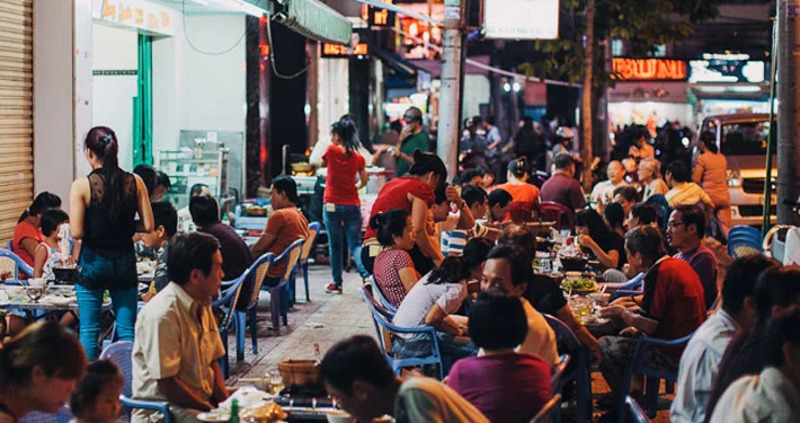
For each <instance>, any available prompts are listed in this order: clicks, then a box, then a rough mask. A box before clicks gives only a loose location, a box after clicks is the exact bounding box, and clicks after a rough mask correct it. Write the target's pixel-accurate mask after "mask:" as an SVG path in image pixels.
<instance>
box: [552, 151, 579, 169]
mask: <svg viewBox="0 0 800 423" xmlns="http://www.w3.org/2000/svg"><path fill="white" fill-rule="evenodd" d="M574 164H575V160H574V159H573V158H572V156H570V155H569V153H558V154H556V156H555V157H553V165H555V167H556V169H558V170H561V169H566V168H568V167H570V166H572V165H574Z"/></svg>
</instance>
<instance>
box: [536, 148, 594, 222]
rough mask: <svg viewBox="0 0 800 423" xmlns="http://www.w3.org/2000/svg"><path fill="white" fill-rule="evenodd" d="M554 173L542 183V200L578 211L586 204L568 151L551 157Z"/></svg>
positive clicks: (573, 162) (573, 161)
mask: <svg viewBox="0 0 800 423" xmlns="http://www.w3.org/2000/svg"><path fill="white" fill-rule="evenodd" d="M553 165H554V166H555V173H553V176H551V177H550V179H548V180H546V181H545V182H544V184H542V191H541V198H542V201H555V202H556V203H561V204H563V205H565V206H567V207H569V209H570V210H575V212H578V211H580V210H582V209H583V208H584V207H585V206H586V198H585V197H584V196H583V188H581V183H580V182H578V180H577V179H575V160H574V159H573V158H572V156H570V155H569V154H568V153H559V154H558V155H556V156H555V157H554V158H553Z"/></svg>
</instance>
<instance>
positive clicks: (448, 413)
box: [394, 376, 489, 423]
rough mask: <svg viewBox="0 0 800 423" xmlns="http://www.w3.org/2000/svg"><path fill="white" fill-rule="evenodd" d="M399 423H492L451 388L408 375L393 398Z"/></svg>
mask: <svg viewBox="0 0 800 423" xmlns="http://www.w3.org/2000/svg"><path fill="white" fill-rule="evenodd" d="M394 418H395V421H396V422H397V423H418V422H435V423H445V422H470V423H489V420H488V419H487V418H486V417H484V415H483V414H481V412H480V411H478V409H477V408H475V407H474V406H473V405H472V404H470V403H469V402H467V400H465V399H464V398H462V397H461V396H460V395H458V394H457V393H456V392H454V391H453V390H452V389H450V388H448V387H447V385H445V384H444V383H441V382H439V381H437V380H435V379H431V378H427V377H416V376H411V377H406V379H405V380H404V381H403V383H402V384H400V389H399V390H398V391H397V397H396V398H395V400H394Z"/></svg>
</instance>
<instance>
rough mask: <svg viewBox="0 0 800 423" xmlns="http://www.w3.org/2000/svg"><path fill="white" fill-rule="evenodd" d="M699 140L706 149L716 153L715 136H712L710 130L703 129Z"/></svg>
mask: <svg viewBox="0 0 800 423" xmlns="http://www.w3.org/2000/svg"><path fill="white" fill-rule="evenodd" d="M700 142H702V143H703V145H704V146H706V150H708V151H710V152H712V153H717V152H718V151H719V149H718V148H717V137H716V136H714V133H713V132H711V131H703V132H702V133H701V134H700Z"/></svg>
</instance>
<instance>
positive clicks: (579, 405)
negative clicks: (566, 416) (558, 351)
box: [542, 313, 592, 422]
mask: <svg viewBox="0 0 800 423" xmlns="http://www.w3.org/2000/svg"><path fill="white" fill-rule="evenodd" d="M542 316H544V319H545V320H546V321H547V324H548V325H550V328H552V329H553V332H555V334H556V339H557V340H558V341H559V345H561V346H563V347H564V348H566V349H568V350H569V351H570V356H571V359H572V360H575V369H574V370H573V371H572V372H571V373H569V374H567V375H563V376H562V377H561V382H560V383H561V387H562V388H563V386H564V382H571V381H575V397H576V410H575V418H576V421H579V422H585V421H587V420H589V419H590V418H591V409H592V377H591V374H590V370H591V369H590V366H589V351H588V350H587V349H586V347H585V346H584V345H583V344H581V343H580V341H578V337H577V336H575V333H574V332H572V329H570V328H569V326H567V325H566V323H564V322H562V321H561V320H559V319H558V318H556V317H553V316H551V315H549V314H545V313H542Z"/></svg>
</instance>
